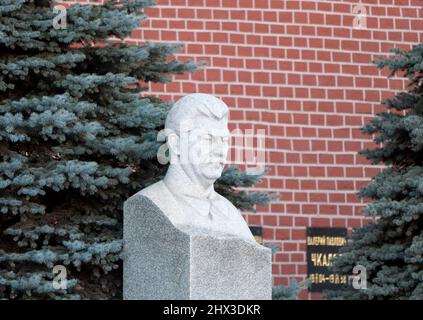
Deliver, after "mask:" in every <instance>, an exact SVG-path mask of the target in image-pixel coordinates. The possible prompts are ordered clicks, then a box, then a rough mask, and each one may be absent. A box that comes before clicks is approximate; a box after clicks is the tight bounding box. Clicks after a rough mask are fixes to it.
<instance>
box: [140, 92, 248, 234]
mask: <svg viewBox="0 0 423 320" xmlns="http://www.w3.org/2000/svg"><path fill="white" fill-rule="evenodd" d="M228 113H229V110H228V107H227V105H226V104H225V103H224V102H223V101H222V100H220V99H218V98H216V97H214V96H211V95H207V94H200V93H195V94H189V95H187V96H184V97H183V98H181V99H179V100H178V101H177V102H176V103H175V104H174V105H173V107H172V108H171V110H170V111H169V113H168V115H167V118H166V122H165V132H166V137H167V141H166V143H167V147H168V150H169V156H170V165H169V168H168V170H167V172H166V175H165V177H164V179H163V180H160V181H159V182H157V183H155V184H153V185H150V186H149V187H147V188H145V189H142V190H141V191H139V192H138V194H139V195H143V196H145V197H147V198H149V199H150V200H151V201H152V202H153V203H154V204H155V205H156V206H157V207H158V208H159V209H160V210H161V211H162V212H163V213H164V214H165V215H166V216H167V218H168V219H169V220H170V221H171V222H172V224H173V225H174V226H175V227H177V228H178V229H180V230H181V231H184V232H187V233H188V234H191V235H195V234H200V235H201V234H205V235H209V236H210V235H211V236H216V237H236V238H241V239H244V240H246V241H249V242H255V239H254V237H253V235H252V234H251V232H250V229H249V228H248V225H247V223H246V222H245V220H244V219H243V217H242V215H241V213H240V212H239V210H238V209H237V208H236V207H235V206H234V205H233V204H232V203H231V202H230V201H229V200H227V199H226V198H224V197H223V196H221V195H220V194H218V193H217V192H216V191H215V190H214V187H213V184H214V182H215V181H216V180H217V179H218V178H219V177H220V176H221V175H222V171H223V168H224V165H225V162H226V158H227V152H228V147H229V130H228Z"/></svg>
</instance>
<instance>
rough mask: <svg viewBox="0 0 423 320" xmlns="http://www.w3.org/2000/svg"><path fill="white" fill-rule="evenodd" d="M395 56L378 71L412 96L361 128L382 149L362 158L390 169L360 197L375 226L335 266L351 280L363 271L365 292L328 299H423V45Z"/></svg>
mask: <svg viewBox="0 0 423 320" xmlns="http://www.w3.org/2000/svg"><path fill="white" fill-rule="evenodd" d="M393 53H394V55H393V56H392V57H389V58H380V59H379V60H378V61H377V66H378V67H379V68H380V69H382V68H388V69H389V70H390V75H391V76H392V75H394V74H397V73H400V74H401V75H403V76H404V77H406V78H407V79H408V81H409V86H408V90H407V91H404V92H400V93H398V94H397V95H396V96H395V97H394V98H392V99H387V100H386V101H384V103H383V104H384V105H385V106H386V108H387V111H385V112H381V113H379V114H378V115H377V116H376V117H375V118H373V119H372V120H371V121H370V122H369V124H367V125H366V126H364V127H363V128H362V131H363V132H364V133H366V134H372V135H374V137H375V138H374V142H375V143H376V144H378V145H379V146H378V147H377V148H374V149H366V150H363V151H362V152H361V153H362V154H363V155H364V156H366V158H367V159H369V160H371V162H372V163H373V164H384V165H386V166H385V168H384V169H383V170H381V171H380V172H379V173H378V174H377V175H376V176H375V177H374V178H373V179H372V181H371V183H370V184H369V185H367V186H365V187H363V188H362V189H361V190H360V192H359V193H358V195H359V196H360V197H361V198H369V199H372V200H373V202H371V203H370V204H369V205H368V206H367V207H366V208H365V210H364V212H365V213H366V214H367V215H368V216H370V217H372V218H373V219H372V223H370V224H367V225H366V226H364V227H363V228H360V229H357V230H355V231H354V232H353V235H352V239H351V240H352V241H351V243H350V244H349V245H348V246H347V247H345V248H343V249H342V250H341V253H342V254H341V255H340V256H338V257H337V258H336V259H334V261H333V262H334V270H335V271H338V272H341V273H343V274H347V275H351V274H352V272H353V268H354V266H356V265H361V266H363V267H365V270H366V273H367V289H358V290H357V289H354V288H353V286H349V287H348V288H347V289H346V290H342V291H335V292H329V293H328V297H329V298H341V299H423V95H422V93H423V82H422V80H423V73H422V71H423V45H422V44H420V45H417V46H414V47H413V48H412V49H411V50H410V51H403V50H399V49H394V50H393ZM359 282H360V281H358V282H357V283H358V284H360V283H359Z"/></svg>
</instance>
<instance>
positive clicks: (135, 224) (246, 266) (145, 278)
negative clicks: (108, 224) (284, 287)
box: [123, 194, 272, 300]
mask: <svg viewBox="0 0 423 320" xmlns="http://www.w3.org/2000/svg"><path fill="white" fill-rule="evenodd" d="M123 268H124V269H123V297H124V299H207V300H216V299H222V300H241V299H245V300H250V299H260V300H262V299H271V288H272V272H271V251H270V249H268V248H266V247H263V246H261V245H259V244H257V243H254V242H251V241H246V240H244V239H241V238H237V237H234V236H228V235H224V234H222V235H218V234H216V233H208V232H207V230H199V229H186V228H184V227H183V226H175V225H174V224H173V223H172V222H171V221H170V220H169V219H168V217H167V216H166V215H165V214H164V213H163V212H162V211H161V210H160V209H159V208H158V207H157V206H156V205H155V204H154V203H153V202H152V201H151V200H150V199H149V198H148V197H145V196H143V195H140V194H136V195H134V196H132V197H131V198H129V199H128V200H127V201H126V202H125V205H124V265H123Z"/></svg>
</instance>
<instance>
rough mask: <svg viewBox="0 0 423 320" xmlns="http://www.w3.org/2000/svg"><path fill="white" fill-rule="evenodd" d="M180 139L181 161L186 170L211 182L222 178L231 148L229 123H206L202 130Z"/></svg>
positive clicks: (195, 130)
mask: <svg viewBox="0 0 423 320" xmlns="http://www.w3.org/2000/svg"><path fill="white" fill-rule="evenodd" d="M180 138H181V139H180V142H181V145H180V147H181V158H180V160H181V164H182V167H183V168H184V170H185V171H186V172H191V174H194V175H195V176H196V177H197V178H201V179H205V180H207V181H209V182H211V181H213V182H214V181H215V180H217V179H218V178H220V176H221V175H222V171H223V168H224V165H225V163H226V157H227V153H228V147H229V131H228V128H227V121H225V120H221V121H213V123H205V124H204V126H203V127H201V128H198V127H195V128H194V129H193V130H191V131H189V132H186V133H183V134H182V135H181V137H180ZM185 141H186V143H185V144H184V142H185Z"/></svg>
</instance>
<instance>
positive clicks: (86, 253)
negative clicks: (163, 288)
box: [0, 0, 269, 299]
mask: <svg viewBox="0 0 423 320" xmlns="http://www.w3.org/2000/svg"><path fill="white" fill-rule="evenodd" d="M54 5H55V3H54V1H52V0H0V299H74V298H75V299H80V298H82V299H103V298H104V299H108V298H120V297H121V277H122V269H121V258H122V257H121V249H122V241H121V239H122V207H123V202H124V201H125V200H126V199H127V198H128V197H129V196H130V195H132V194H133V193H135V192H136V191H138V190H140V189H141V188H143V187H145V186H146V185H149V184H151V183H153V182H155V181H157V180H158V179H160V178H161V177H162V176H163V174H164V172H165V170H166V166H162V165H160V164H159V163H158V161H157V159H156V154H157V150H158V148H159V147H160V144H161V142H158V141H157V139H156V136H157V133H158V131H159V130H161V129H162V128H163V124H164V119H165V117H166V114H167V111H168V110H169V106H170V105H169V103H164V102H162V101H160V100H159V99H158V98H156V97H153V96H145V97H142V96H141V95H140V92H141V91H143V90H145V89H146V85H145V84H148V83H149V82H167V81H169V75H172V74H181V73H184V72H193V71H195V70H196V69H197V68H198V67H199V66H200V65H199V64H198V63H193V62H190V61H187V62H180V61H177V60H175V59H172V58H171V57H172V56H173V55H174V54H175V53H176V52H177V51H178V50H179V48H180V45H175V44H157V43H150V42H145V44H143V45H139V46H135V45H129V44H125V43H123V42H122V41H116V38H117V39H123V38H124V37H127V36H130V34H131V32H132V31H133V30H134V29H135V28H137V27H139V25H140V23H142V21H143V20H145V19H146V16H145V14H144V12H143V8H145V7H147V6H150V5H153V3H152V2H151V1H148V0H132V1H106V3H105V4H104V5H90V4H85V5H79V4H75V5H72V6H71V7H69V8H68V9H67V12H66V27H65V28H61V27H60V26H59V27H58V28H57V27H54V22H55V18H57V15H58V12H57V11H55V10H54ZM59 22H60V21H59ZM112 38H114V39H115V40H114V41H112V40H111V39H112ZM143 84H144V85H143ZM259 179H260V176H250V175H247V174H244V173H242V172H240V171H239V170H237V169H233V168H230V169H229V170H227V171H225V174H224V176H223V177H222V179H221V180H220V181H218V182H217V183H216V190H217V191H219V192H221V193H223V194H225V195H226V196H228V197H230V199H231V200H232V201H233V202H234V203H235V205H237V206H238V207H239V208H241V209H251V208H252V206H253V205H254V204H256V203H264V202H266V201H267V200H268V199H269V198H268V196H267V195H264V194H261V193H251V194H249V193H246V192H241V193H240V192H237V191H236V188H235V187H248V186H251V185H253V184H255V183H257V182H258V181H259ZM58 265H63V266H64V267H65V268H66V272H67V275H66V276H67V283H66V285H67V288H66V289H63V288H62V289H61V288H60V286H59V288H58V287H57V286H55V285H54V283H53V281H52V280H53V278H54V276H55V275H56V274H54V273H53V268H54V267H55V266H58ZM58 275H60V276H61V275H63V274H62V273H59V274H58ZM60 284H62V282H59V285H60Z"/></svg>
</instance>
